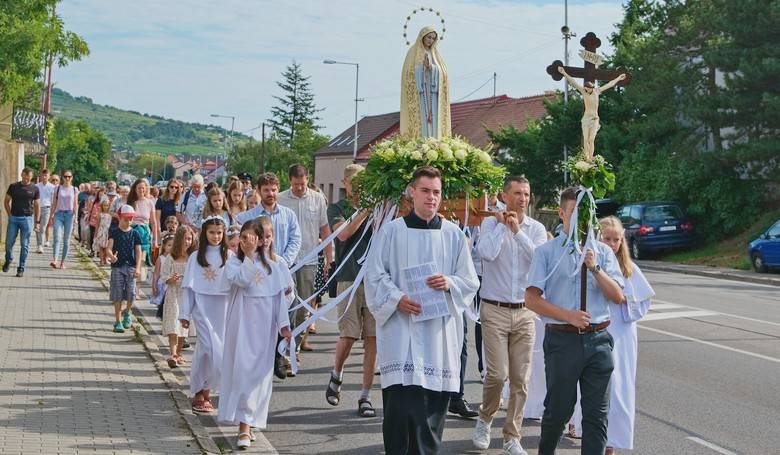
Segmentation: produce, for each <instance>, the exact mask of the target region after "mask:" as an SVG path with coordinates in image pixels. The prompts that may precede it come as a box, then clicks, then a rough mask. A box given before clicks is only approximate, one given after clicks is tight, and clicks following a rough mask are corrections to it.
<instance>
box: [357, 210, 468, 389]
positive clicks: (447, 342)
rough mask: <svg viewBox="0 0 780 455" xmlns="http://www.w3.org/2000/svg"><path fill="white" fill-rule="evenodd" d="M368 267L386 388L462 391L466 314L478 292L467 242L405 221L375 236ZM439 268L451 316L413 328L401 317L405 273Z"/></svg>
mask: <svg viewBox="0 0 780 455" xmlns="http://www.w3.org/2000/svg"><path fill="white" fill-rule="evenodd" d="M375 241H376V242H377V243H376V246H375V247H372V252H371V256H370V257H369V260H368V261H366V265H365V266H366V267H368V269H367V271H366V279H365V289H366V303H367V305H368V308H369V310H371V314H373V315H374V318H375V319H376V332H377V336H376V337H377V353H378V361H379V370H380V373H381V383H382V388H383V389H384V388H387V387H390V386H392V385H396V384H401V385H404V386H409V385H416V386H421V387H423V388H425V389H427V390H432V391H436V392H442V391H447V392H457V391H458V390H459V388H460V352H461V349H462V346H463V323H464V321H463V312H464V311H465V310H466V309H467V308H469V306H470V305H471V304H472V302H473V300H474V296H475V295H476V293H477V289H479V279H478V278H477V273H476V271H475V270H474V263H473V262H472V260H471V255H470V253H469V244H468V241H467V240H466V236H465V235H464V234H463V232H462V231H461V230H460V229H459V228H458V226H456V225H455V224H453V223H451V222H449V221H446V220H442V226H441V229H410V228H408V227H407V226H406V223H405V221H404V219H403V218H397V219H395V220H393V221H391V222H390V223H388V224H387V225H386V226H385V227H384V228H383V229H382V230H380V231H379V233H378V234H377V235H376V236H375ZM429 262H435V263H436V265H437V267H438V271H439V272H440V273H442V274H443V275H445V276H446V277H447V281H448V283H449V291H447V292H446V295H447V301H448V303H449V309H450V315H448V316H445V317H440V318H435V319H429V320H427V321H420V322H414V321H413V320H412V318H411V316H409V315H408V314H406V313H402V312H400V311H397V306H398V302H399V300H400V299H401V297H402V296H403V295H404V291H403V290H402V272H401V271H402V270H403V269H405V268H407V267H412V266H416V265H421V264H426V263H429Z"/></svg>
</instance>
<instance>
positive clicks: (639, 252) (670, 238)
mask: <svg viewBox="0 0 780 455" xmlns="http://www.w3.org/2000/svg"><path fill="white" fill-rule="evenodd" d="M616 216H617V217H618V218H619V219H620V221H621V222H622V223H623V227H624V228H625V229H626V240H627V241H628V247H629V250H630V251H631V257H633V258H634V259H643V258H644V257H645V255H647V254H648V253H650V252H655V251H661V250H671V249H686V248H690V247H691V245H692V244H693V223H691V221H690V220H689V219H688V215H687V214H686V213H685V211H684V210H683V209H682V208H681V207H680V205H679V204H677V203H675V202H638V203H634V204H626V205H623V206H621V207H620V208H619V209H618V210H617V213H616Z"/></svg>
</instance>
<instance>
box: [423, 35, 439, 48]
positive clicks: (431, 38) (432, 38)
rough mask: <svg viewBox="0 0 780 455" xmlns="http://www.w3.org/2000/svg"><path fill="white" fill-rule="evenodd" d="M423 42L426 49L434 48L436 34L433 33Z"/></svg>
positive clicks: (425, 37) (424, 38)
mask: <svg viewBox="0 0 780 455" xmlns="http://www.w3.org/2000/svg"><path fill="white" fill-rule="evenodd" d="M422 42H423V46H425V48H426V49H430V47H431V46H433V43H435V42H436V32H431V33H428V34H427V35H425V36H423V39H422Z"/></svg>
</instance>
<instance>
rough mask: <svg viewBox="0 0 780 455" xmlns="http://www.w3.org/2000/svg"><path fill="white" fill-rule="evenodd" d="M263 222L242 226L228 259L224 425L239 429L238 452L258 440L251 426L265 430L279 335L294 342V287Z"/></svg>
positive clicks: (220, 418)
mask: <svg viewBox="0 0 780 455" xmlns="http://www.w3.org/2000/svg"><path fill="white" fill-rule="evenodd" d="M264 226H269V227H270V223H268V224H267V225H264V223H262V222H261V221H260V220H259V219H255V220H251V221H249V222H247V223H245V224H244V225H243V227H242V228H241V235H240V245H239V251H238V254H237V255H235V256H233V257H231V258H230V259H229V260H228V263H227V266H226V267H225V277H226V278H227V281H228V282H230V284H231V290H230V304H229V308H228V314H227V321H226V324H225V326H226V329H225V351H224V354H223V363H222V382H221V387H220V399H219V414H218V416H217V420H218V421H219V422H220V423H229V424H233V425H238V431H239V436H238V443H237V446H238V448H239V449H246V448H247V447H249V445H250V441H251V440H253V439H254V437H253V435H252V433H251V427H255V428H260V429H263V428H265V427H266V422H267V419H268V404H269V401H270V400H271V389H272V386H273V367H274V353H275V349H276V338H277V333H281V335H282V336H284V337H285V338H286V339H287V342H288V343H289V342H290V337H291V331H290V320H289V318H288V315H287V299H286V297H285V296H286V295H287V294H289V293H290V292H291V291H292V289H291V287H290V283H291V281H292V277H291V275H290V272H289V269H288V267H287V263H286V262H285V261H284V260H283V259H282V258H280V257H278V256H276V255H275V254H274V252H273V247H272V246H271V247H270V248H269V249H268V250H266V249H265V248H264V245H265V244H269V246H270V242H272V239H273V231H272V230H271V229H268V227H266V229H263V228H264Z"/></svg>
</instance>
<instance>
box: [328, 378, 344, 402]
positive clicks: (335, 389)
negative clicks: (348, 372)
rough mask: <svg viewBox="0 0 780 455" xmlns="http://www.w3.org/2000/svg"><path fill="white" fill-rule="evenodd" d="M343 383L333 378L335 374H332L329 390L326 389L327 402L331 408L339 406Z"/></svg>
mask: <svg viewBox="0 0 780 455" xmlns="http://www.w3.org/2000/svg"><path fill="white" fill-rule="evenodd" d="M341 383H342V381H339V380H338V379H336V378H335V377H333V373H331V374H330V381H329V382H328V388H327V389H325V400H326V401H327V402H328V404H329V405H331V406H338V405H339V401H341Z"/></svg>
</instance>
